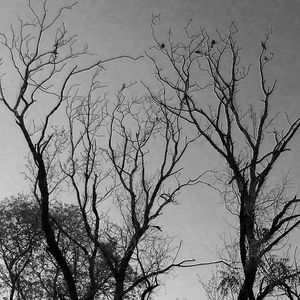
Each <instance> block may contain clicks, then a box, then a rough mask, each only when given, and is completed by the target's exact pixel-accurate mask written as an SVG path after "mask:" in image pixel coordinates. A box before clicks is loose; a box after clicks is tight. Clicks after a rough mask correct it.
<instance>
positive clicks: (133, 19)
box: [0, 0, 300, 300]
mask: <svg viewBox="0 0 300 300" xmlns="http://www.w3.org/2000/svg"><path fill="white" fill-rule="evenodd" d="M37 2H38V1H37ZM78 2H79V3H78V5H77V6H76V7H75V8H74V9H73V10H72V12H69V13H68V14H64V17H63V21H64V22H65V24H66V27H67V28H68V30H69V31H71V32H73V33H76V34H78V40H79V41H81V42H83V43H85V42H86V43H88V44H89V48H90V51H91V52H94V53H97V55H98V57H100V58H102V57H103V58H107V57H112V56H117V55H121V54H130V55H132V56H139V55H142V54H143V53H144V51H146V50H147V49H148V48H149V47H150V46H151V45H153V40H152V37H151V27H150V24H151V18H152V15H156V14H160V23H159V27H158V28H159V33H160V34H161V36H162V37H163V36H166V33H167V30H168V29H169V28H170V27H172V29H173V32H174V33H175V34H178V36H179V37H180V35H181V34H182V29H183V27H184V26H185V25H186V24H187V22H188V21H189V20H190V19H193V27H194V28H197V27H200V26H201V27H205V28H206V29H207V30H208V31H209V32H214V30H215V29H216V28H218V29H220V30H226V28H228V26H229V25H230V23H231V21H235V22H236V24H237V26H238V28H239V40H240V44H241V45H242V46H243V53H244V55H245V58H246V59H247V61H248V60H249V62H250V61H252V62H253V63H254V64H255V63H256V62H257V60H256V58H257V55H258V53H259V51H260V41H261V40H262V39H263V38H264V35H265V33H267V32H269V31H270V30H271V29H272V32H273V34H272V38H271V41H270V47H271V48H272V52H274V53H275V57H274V61H273V65H272V68H270V71H269V72H270V74H269V75H270V76H271V78H274V79H275V78H277V79H278V81H279V83H278V87H277V93H276V96H275V97H274V99H273V105H274V106H273V107H274V110H277V111H281V112H284V111H286V112H288V113H289V114H290V115H291V118H295V117H296V116H299V115H300V105H299V101H300V100H299V94H300V81H299V70H300V56H299V50H300V34H299V32H300V18H299V13H300V1H296V0H289V1H287V0H263V1H262V0H249V1H248V0H235V1H233V0H223V1H220V0H210V1H209V0H207V1H205V0H79V1H78ZM0 3H1V12H2V14H1V19H0V29H1V31H2V32H3V31H4V32H5V31H6V30H7V29H8V28H9V25H10V24H11V23H15V22H16V20H17V19H16V18H17V15H18V14H20V15H21V16H25V17H26V15H27V12H26V9H27V8H26V7H27V6H26V3H27V1H25V0H24V1H23V0H10V1H4V0H0ZM33 3H34V1H33ZM60 3H62V1H54V0H49V4H50V6H53V7H56V6H58V5H59V4H60ZM64 3H65V2H64ZM66 3H70V2H66ZM1 51H3V49H1V48H0V55H1ZM111 68H112V71H111V73H110V76H109V77H108V78H107V79H106V80H107V83H108V84H110V85H111V86H112V87H115V88H120V87H121V84H122V82H128V81H129V80H130V79H132V80H134V79H135V78H140V79H145V80H147V79H149V78H150V77H151V75H152V74H153V73H152V71H153V69H151V67H150V65H149V64H147V63H144V64H137V65H133V64H132V65H130V68H129V67H128V64H122V63H121V64H118V65H114V64H113V65H112V67H111ZM253 78H255V72H254V73H252V74H251V76H250V79H249V83H248V84H249V85H250V86H251V84H252V82H251V80H252V79H253ZM0 128H1V130H0V145H1V147H0V167H1V169H0V198H1V199H2V198H3V197H5V196H9V195H13V194H16V193H18V192H20V191H22V190H26V187H27V183H26V182H24V180H23V175H22V174H21V172H22V171H24V155H25V154H26V152H27V149H26V145H25V143H24V141H23V139H22V136H21V134H20V133H19V131H18V128H17V126H16V125H15V123H14V121H13V120H12V118H11V117H10V116H8V114H7V112H6V111H5V109H4V107H3V106H2V107H0ZM293 145H294V151H293V152H292V153H291V154H289V155H288V156H287V158H286V160H285V161H282V164H283V165H284V166H285V167H286V168H287V169H289V170H290V171H291V174H292V175H294V176H295V186H296V185H297V183H300V180H299V178H300V173H299V172H300V171H299V170H300V168H299V161H300V148H299V134H298V135H297V136H296V138H295V142H294V144H293ZM197 147H198V149H199V153H197V152H193V153H192V154H190V156H189V158H188V159H187V160H186V162H185V164H186V167H188V168H189V170H191V172H195V173H196V172H198V171H199V170H205V169H206V168H211V166H212V162H214V163H215V164H218V162H219V158H218V156H217V155H215V154H214V153H213V152H212V151H210V148H209V147H207V146H205V145H203V144H198V145H197ZM25 149H26V150H25ZM195 162H196V163H195ZM295 190H296V191H297V188H296V189H295ZM179 201H180V203H181V204H180V205H178V206H176V207H174V208H173V209H169V210H168V211H167V213H166V214H165V215H164V218H163V219H162V220H161V222H162V226H163V230H164V232H166V233H169V234H170V235H175V236H177V238H178V240H181V239H182V240H183V241H184V243H183V246H182V253H181V257H182V258H195V259H197V262H205V261H210V260H215V259H217V256H216V250H217V249H218V248H220V247H221V242H220V241H221V237H222V235H223V234H224V233H226V226H227V221H228V215H227V214H226V212H225V211H224V209H223V205H222V203H221V201H220V199H219V198H218V195H217V194H215V193H214V192H213V191H211V190H209V189H208V188H207V187H204V186H199V187H195V188H193V189H191V190H189V191H188V192H184V193H182V194H181V196H180V197H179ZM210 270H211V269H209V268H208V267H203V268H196V269H193V270H191V269H184V270H177V271H176V272H175V276H169V277H168V278H167V281H166V286H165V287H163V288H161V290H160V292H159V293H158V297H157V299H166V300H175V299H176V298H178V299H184V298H185V299H187V300H200V299H205V296H204V295H203V291H202V289H201V285H200V283H199V280H198V277H197V274H199V275H200V276H203V277H204V279H205V278H207V277H208V275H209V274H210Z"/></svg>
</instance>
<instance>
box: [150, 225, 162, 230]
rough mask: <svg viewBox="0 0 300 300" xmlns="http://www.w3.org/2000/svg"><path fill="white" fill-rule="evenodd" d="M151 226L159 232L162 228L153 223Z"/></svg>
mask: <svg viewBox="0 0 300 300" xmlns="http://www.w3.org/2000/svg"><path fill="white" fill-rule="evenodd" d="M152 227H154V228H156V229H157V230H159V231H161V232H162V230H161V227H160V226H157V225H153V226H152Z"/></svg>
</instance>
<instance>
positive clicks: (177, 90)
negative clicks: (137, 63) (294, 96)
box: [146, 17, 300, 300]
mask: <svg viewBox="0 0 300 300" xmlns="http://www.w3.org/2000/svg"><path fill="white" fill-rule="evenodd" d="M157 20H158V17H154V19H153V23H152V30H153V37H154V42H155V45H154V46H153V48H152V50H151V51H149V53H148V57H149V59H150V60H151V61H152V62H153V64H154V66H155V68H156V77H157V79H158V81H159V84H160V86H161V89H160V90H159V91H158V92H154V91H153V89H152V88H150V87H148V86H146V87H147V88H148V90H149V93H151V94H152V98H153V99H154V100H155V101H156V103H160V104H161V106H162V107H163V108H165V109H167V110H168V112H170V113H172V114H173V115H175V116H178V117H180V118H181V119H183V120H185V121H186V123H187V124H189V125H192V126H194V127H195V129H196V130H197V132H198V133H199V134H200V135H201V136H202V138H203V139H204V140H206V142H207V143H208V144H209V145H210V146H211V148H212V149H214V150H215V151H216V153H217V154H218V155H219V156H220V157H221V158H222V159H223V161H224V162H225V170H221V171H215V170H211V171H210V173H211V174H213V175H214V179H215V180H214V182H211V181H209V182H207V184H208V185H209V186H211V187H213V188H215V189H216V190H218V191H219V192H220V193H221V196H222V198H223V199H224V203H225V205H226V208H227V209H228V210H229V212H230V213H232V215H233V217H234V218H235V220H236V224H237V226H236V233H237V239H236V240H235V239H233V242H232V244H231V246H230V249H238V255H237V256H234V259H233V260H232V254H230V253H229V255H226V256H225V257H223V258H224V259H228V262H229V263H230V264H232V266H231V268H229V267H225V269H224V270H221V271H220V272H219V278H220V282H219V289H221V290H222V291H223V294H224V295H227V294H228V291H229V290H231V291H233V292H234V294H235V297H237V299H239V300H248V299H249V300H254V299H264V298H266V297H267V296H270V295H279V294H281V293H282V289H285V290H286V292H288V289H289V288H288V287H289V286H290V283H291V281H294V282H295V281H298V279H299V274H300V270H299V268H298V267H297V259H295V260H294V259H292V257H291V256H290V254H289V255H286V251H287V249H288V247H287V244H286V241H287V238H288V237H289V236H291V234H292V233H293V232H294V231H295V229H296V228H297V227H299V224H300V214H299V203H300V199H299V198H297V197H296V196H293V195H289V194H288V191H287V184H286V183H287V182H286V181H284V182H283V183H282V184H279V185H276V184H274V180H275V179H276V172H278V170H279V169H280V168H281V165H280V159H282V157H284V156H285V155H286V153H287V151H289V150H290V149H289V147H290V145H291V142H292V140H293V139H294V138H295V136H296V133H297V132H298V131H299V127H300V119H299V118H298V119H296V120H294V121H291V120H290V119H289V118H288V117H287V118H286V121H287V122H286V123H285V125H282V124H280V125H279V124H278V122H277V121H278V118H279V117H278V114H275V115H274V114H273V113H272V112H271V108H270V107H271V104H272V97H273V96H274V95H275V91H276V86H277V81H276V80H274V81H273V82H272V81H271V80H269V79H268V76H267V70H268V67H269V65H270V64H271V62H272V59H273V53H272V52H271V51H270V45H269V42H270V36H271V35H270V34H267V35H266V36H265V38H264V39H263V41H262V42H261V45H260V46H261V48H260V52H259V54H258V62H257V69H256V74H257V77H256V78H257V81H258V86H259V89H258V90H257V89H256V86H255V85H254V89H253V90H252V94H251V96H250V97H249V94H247V93H246V91H245V85H244V82H245V81H246V80H247V78H248V75H249V73H250V71H251V68H250V66H245V65H243V64H242V56H241V54H242V51H241V49H242V48H241V47H240V46H239V43H238V39H237V35H238V29H237V27H236V25H235V24H234V23H232V24H231V26H230V27H229V30H228V31H227V32H226V33H222V32H218V31H217V32H216V37H211V35H209V34H208V33H207V32H206V31H205V30H200V31H199V32H195V31H193V29H192V28H191V23H189V24H188V25H187V26H186V28H185V38H184V40H181V41H179V42H177V41H176V39H175V37H174V35H173V33H172V32H171V30H170V31H169V34H168V37H167V38H164V39H163V38H162V37H160V36H158V34H157V30H156V27H155V25H156V23H157ZM161 40H163V41H164V47H161ZM255 97H257V100H254V99H255ZM251 99H253V100H251ZM244 100H245V101H244ZM246 101H247V102H246ZM249 101H251V103H249ZM285 246H286V247H285ZM236 247H237V248H236ZM284 247H285V248H284ZM284 249H286V250H284ZM227 250H229V249H228V247H226V251H227ZM227 252H228V251H227ZM229 252H230V251H229ZM275 253H276V254H275ZM227 254H228V253H227ZM287 257H288V258H289V259H288V258H287ZM236 269H238V270H239V271H236ZM291 289H292V285H291ZM295 295H296V293H294V294H292V293H290V294H289V295H288V296H289V297H290V299H293V297H297V296H295Z"/></svg>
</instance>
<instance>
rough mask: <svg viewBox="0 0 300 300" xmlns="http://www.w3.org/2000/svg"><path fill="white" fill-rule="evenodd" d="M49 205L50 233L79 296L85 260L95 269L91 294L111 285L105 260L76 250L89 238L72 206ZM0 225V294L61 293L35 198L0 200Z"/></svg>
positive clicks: (63, 289)
mask: <svg viewBox="0 0 300 300" xmlns="http://www.w3.org/2000/svg"><path fill="white" fill-rule="evenodd" d="M50 210H51V218H52V221H53V222H54V223H55V226H54V228H55V234H56V236H57V237H58V240H59V245H60V248H61V249H62V252H63V254H64V256H65V257H66V258H67V259H68V262H69V263H70V265H71V266H72V272H73V274H74V277H75V278H76V282H77V286H78V290H79V291H80V295H81V297H82V298H83V299H84V297H85V296H86V295H85V293H86V292H87V290H88V288H87V285H88V283H89V269H90V268H91V265H90V264H91V263H93V266H92V267H93V268H94V269H95V270H96V272H97V274H98V276H97V278H96V280H95V289H96V295H97V297H100V296H103V295H105V294H106V293H107V290H110V289H111V288H112V282H111V276H110V273H109V272H108V270H106V271H105V263H104V261H103V258H102V257H101V256H100V255H98V256H97V257H96V258H95V259H94V260H93V261H92V262H91V260H90V258H89V257H88V256H87V255H86V253H85V252H84V251H83V250H82V249H83V247H88V246H89V240H88V238H87V236H86V234H85V231H84V230H81V231H80V227H81V229H83V226H82V218H81V214H80V212H79V210H78V208H77V207H76V206H75V205H66V204H62V203H58V202H56V203H54V204H52V205H51V208H50ZM0 226H1V242H0V246H1V248H0V256H1V261H2V265H1V280H0V281H1V288H2V294H5V293H7V294H9V299H11V300H12V299H24V300H25V299H61V298H63V297H65V296H66V295H67V289H66V285H65V282H64V280H63V276H62V272H61V270H60V268H59V266H58V265H57V262H56V261H55V260H54V259H53V257H52V256H51V255H50V253H49V252H48V251H45V250H46V248H47V245H46V244H45V241H44V235H43V231H42V228H41V224H40V208H39V205H37V203H36V201H35V200H34V199H32V197H28V196H25V195H19V196H17V197H11V198H10V199H5V200H4V201H2V202H1V221H0ZM66 232H68V234H65V233H66ZM76 235H78V236H77V237H76ZM75 238H76V239H75ZM75 241H76V242H75ZM78 241H80V245H81V246H80V247H79V246H78Z"/></svg>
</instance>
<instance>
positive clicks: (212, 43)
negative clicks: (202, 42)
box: [210, 40, 216, 48]
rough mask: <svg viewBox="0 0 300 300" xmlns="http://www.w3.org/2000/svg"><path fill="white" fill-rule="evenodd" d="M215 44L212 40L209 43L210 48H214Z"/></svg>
mask: <svg viewBox="0 0 300 300" xmlns="http://www.w3.org/2000/svg"><path fill="white" fill-rule="evenodd" d="M215 44H216V41H215V40H212V41H211V43H210V47H211V48H213V46H214V45H215Z"/></svg>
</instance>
